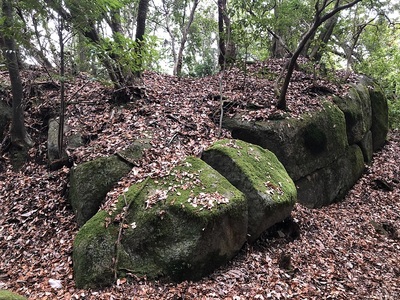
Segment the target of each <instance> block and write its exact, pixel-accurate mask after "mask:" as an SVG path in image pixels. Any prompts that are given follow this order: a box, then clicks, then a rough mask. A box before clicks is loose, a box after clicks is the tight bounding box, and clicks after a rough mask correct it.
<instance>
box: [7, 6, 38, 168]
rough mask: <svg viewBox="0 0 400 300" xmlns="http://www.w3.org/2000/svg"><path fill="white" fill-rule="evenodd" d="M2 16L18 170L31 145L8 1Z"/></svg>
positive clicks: (14, 153) (10, 8)
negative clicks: (26, 124) (25, 120)
mask: <svg viewBox="0 0 400 300" xmlns="http://www.w3.org/2000/svg"><path fill="white" fill-rule="evenodd" d="M2 15H3V18H4V23H3V26H2V28H1V34H2V36H1V46H2V49H3V55H4V58H5V60H6V64H7V68H8V72H9V75H10V81H11V90H12V96H13V99H12V121H11V150H12V152H13V153H12V160H13V165H14V167H15V168H16V169H19V168H20V167H21V166H22V164H23V163H24V161H25V159H26V156H27V150H28V148H29V147H31V146H32V145H33V143H32V141H31V139H30V137H29V135H28V133H27V131H26V127H25V123H24V109H23V104H22V100H23V87H22V81H21V77H20V74H19V67H18V59H17V47H16V44H15V41H14V38H13V37H12V35H11V31H10V29H11V28H13V12H12V5H11V1H10V0H3V3H2Z"/></svg>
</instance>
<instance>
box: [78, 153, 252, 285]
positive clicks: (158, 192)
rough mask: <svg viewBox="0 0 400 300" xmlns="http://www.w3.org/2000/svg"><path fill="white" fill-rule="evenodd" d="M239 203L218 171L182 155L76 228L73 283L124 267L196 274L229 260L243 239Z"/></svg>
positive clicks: (242, 203)
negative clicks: (172, 165)
mask: <svg viewBox="0 0 400 300" xmlns="http://www.w3.org/2000/svg"><path fill="white" fill-rule="evenodd" d="M246 234H247V202H246V198H245V197H244V195H243V194H242V193H241V192H240V191H239V190H237V189H236V188H235V187H234V186H233V185H231V184H230V183H229V182H228V181H227V180H226V179H225V178H224V177H222V175H221V174H219V173H218V172H217V171H215V170H214V169H212V168H211V167H210V166H208V165H207V164H206V163H205V162H203V161H201V160H200V159H197V158H191V157H189V158H187V159H186V160H185V161H183V162H182V163H181V164H180V165H178V166H177V167H176V168H174V169H173V170H172V171H171V172H170V175H169V176H166V177H164V178H162V179H147V180H146V181H144V182H142V183H139V184H135V185H133V186H132V187H131V188H130V189H129V191H128V192H126V193H125V194H124V195H122V196H121V197H120V199H119V202H118V204H117V205H116V208H115V210H114V211H113V212H112V213H111V215H109V214H107V213H106V212H104V211H99V212H98V213H97V214H96V215H95V216H94V217H93V218H92V219H90V220H89V221H88V222H87V223H86V224H85V225H84V226H83V227H82V228H81V229H80V231H79V232H78V234H77V236H76V239H75V241H74V250H73V265H74V274H75V281H76V285H77V286H78V287H80V288H87V287H96V286H97V287H99V286H104V285H107V284H111V283H112V282H113V281H114V278H115V277H114V274H117V276H124V275H125V273H132V274H135V275H137V276H147V278H166V279H169V280H173V281H182V280H196V279H200V278H201V277H202V276H204V275H206V274H208V273H210V272H212V271H213V270H215V269H216V268H217V267H219V266H221V265H223V264H225V263H226V262H227V261H228V260H230V259H231V258H232V257H233V256H234V255H236V253H237V252H238V251H239V249H240V248H241V247H242V246H243V244H244V243H245V241H246Z"/></svg>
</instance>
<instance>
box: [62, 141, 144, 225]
mask: <svg viewBox="0 0 400 300" xmlns="http://www.w3.org/2000/svg"><path fill="white" fill-rule="evenodd" d="M148 147H149V144H148V141H138V142H135V143H133V144H132V145H131V146H130V147H129V148H128V149H126V150H123V151H121V152H119V153H117V154H116V155H112V156H110V157H102V158H98V159H95V160H93V161H89V162H86V163H83V164H81V165H78V166H76V167H75V168H73V169H72V170H71V173H70V189H69V193H68V199H69V201H70V203H71V205H72V208H73V210H74V213H75V215H76V219H77V222H78V225H79V226H82V225H83V224H84V223H85V222H86V221H87V220H89V219H90V218H91V217H92V216H94V215H95V214H96V212H97V211H98V209H99V207H100V205H101V203H102V202H103V200H104V198H105V196H106V195H107V193H108V192H109V191H110V190H111V188H112V187H113V186H114V185H115V184H116V183H117V182H118V181H119V180H120V179H121V178H122V177H123V176H125V175H126V174H128V172H129V171H130V170H131V169H132V166H133V164H134V163H135V161H137V160H138V159H140V158H141V157H142V155H143V151H144V149H146V148H148Z"/></svg>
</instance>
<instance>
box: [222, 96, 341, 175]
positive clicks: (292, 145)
mask: <svg viewBox="0 0 400 300" xmlns="http://www.w3.org/2000/svg"><path fill="white" fill-rule="evenodd" d="M323 107H324V108H323V110H321V111H318V112H314V113H313V114H305V115H304V116H303V117H302V118H300V119H284V120H273V121H264V122H255V123H249V122H243V121H241V120H240V117H237V118H233V119H226V121H225V123H224V127H225V128H227V129H230V130H231V131H232V137H233V138H236V139H240V140H243V141H246V142H249V143H252V144H256V145H259V146H261V147H262V148H265V149H268V150H270V151H272V152H273V153H274V154H275V155H276V156H277V157H278V159H279V161H280V162H281V163H282V164H283V165H284V166H285V168H286V170H287V172H288V174H289V175H290V177H291V178H292V179H293V180H294V181H296V180H298V179H300V178H302V177H304V176H306V175H308V174H310V173H312V172H314V171H315V170H317V169H320V168H321V167H323V166H327V165H329V164H331V163H332V162H333V161H335V160H336V159H338V158H339V157H341V156H342V155H343V153H344V152H345V149H346V147H347V145H348V143H347V138H346V127H345V121H344V114H343V113H342V112H341V111H340V110H339V109H338V107H337V106H335V105H333V104H331V103H328V102H326V103H324V106H323Z"/></svg>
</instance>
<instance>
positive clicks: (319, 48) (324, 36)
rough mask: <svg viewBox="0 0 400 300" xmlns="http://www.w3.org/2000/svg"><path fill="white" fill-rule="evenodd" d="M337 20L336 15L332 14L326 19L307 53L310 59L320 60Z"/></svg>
mask: <svg viewBox="0 0 400 300" xmlns="http://www.w3.org/2000/svg"><path fill="white" fill-rule="evenodd" d="M337 21H338V17H337V16H334V17H332V18H330V19H329V20H328V21H326V23H325V26H324V28H323V30H322V31H321V33H320V34H319V37H318V42H317V44H316V45H315V46H314V47H313V48H312V50H311V53H310V54H309V56H310V59H311V60H313V61H314V62H316V63H319V62H320V61H321V58H322V54H323V50H324V47H325V46H326V44H328V42H329V40H330V39H331V36H332V33H333V29H334V28H335V26H336V24H337Z"/></svg>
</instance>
